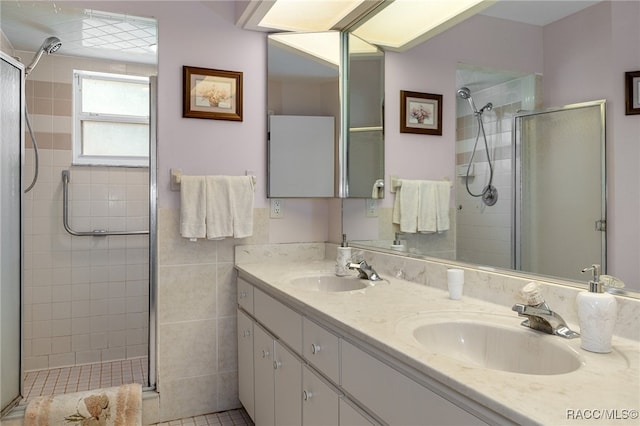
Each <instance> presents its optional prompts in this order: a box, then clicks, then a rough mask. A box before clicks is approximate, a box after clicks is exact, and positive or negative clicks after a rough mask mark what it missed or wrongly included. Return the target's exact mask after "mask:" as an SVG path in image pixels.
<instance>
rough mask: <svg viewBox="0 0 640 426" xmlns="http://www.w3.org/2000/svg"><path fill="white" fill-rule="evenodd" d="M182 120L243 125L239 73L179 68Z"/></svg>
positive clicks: (240, 76) (240, 77)
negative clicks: (238, 122) (231, 122)
mask: <svg viewBox="0 0 640 426" xmlns="http://www.w3.org/2000/svg"><path fill="white" fill-rule="evenodd" d="M182 74H183V93H184V104H183V111H182V116H183V117H187V118H206V119H212V120H231V121H242V73H241V72H236V71H224V70H215V69H209V68H198V67H189V66H186V65H185V66H183V67H182Z"/></svg>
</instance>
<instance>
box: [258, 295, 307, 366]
mask: <svg viewBox="0 0 640 426" xmlns="http://www.w3.org/2000/svg"><path fill="white" fill-rule="evenodd" d="M253 308H254V315H255V317H256V319H258V321H260V322H261V323H262V324H264V326H265V327H267V328H268V329H269V330H270V331H271V332H272V333H273V334H274V335H275V336H276V337H278V338H280V339H281V340H283V341H284V342H286V343H287V344H288V345H289V346H290V347H291V348H292V349H293V350H294V351H295V352H296V353H297V354H298V355H301V354H302V316H301V315H300V314H298V313H296V312H294V311H293V310H291V309H289V308H288V307H286V306H285V305H283V304H282V303H280V302H278V301H277V300H275V299H274V298H273V297H271V296H269V295H267V294H266V293H264V292H263V291H261V290H258V289H257V288H254V292H253Z"/></svg>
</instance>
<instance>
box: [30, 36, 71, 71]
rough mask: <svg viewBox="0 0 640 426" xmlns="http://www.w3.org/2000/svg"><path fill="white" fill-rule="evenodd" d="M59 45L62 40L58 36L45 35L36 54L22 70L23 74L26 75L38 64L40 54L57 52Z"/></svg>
mask: <svg viewBox="0 0 640 426" xmlns="http://www.w3.org/2000/svg"><path fill="white" fill-rule="evenodd" d="M61 46H62V42H61V41H60V39H59V38H58V37H47V38H46V39H45V40H44V41H43V42H42V45H41V46H40V49H38V52H37V53H36V56H34V57H33V60H32V61H31V63H30V64H29V66H28V67H27V68H26V69H25V70H24V76H25V77H26V76H28V75H29V74H30V73H31V71H33V69H34V68H35V67H36V65H38V61H39V60H40V58H41V57H42V54H44V53H46V54H47V55H51V54H52V53H55V52H57V51H58V49H60V47H61Z"/></svg>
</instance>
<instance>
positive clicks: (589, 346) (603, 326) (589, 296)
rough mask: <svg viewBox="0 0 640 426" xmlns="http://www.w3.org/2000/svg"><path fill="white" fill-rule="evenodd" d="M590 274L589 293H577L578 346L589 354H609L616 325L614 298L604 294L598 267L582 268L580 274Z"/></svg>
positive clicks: (616, 307)
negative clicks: (579, 340) (589, 272)
mask: <svg viewBox="0 0 640 426" xmlns="http://www.w3.org/2000/svg"><path fill="white" fill-rule="evenodd" d="M587 271H591V272H592V274H593V275H592V278H591V280H590V281H589V291H588V292H587V291H583V292H580V293H578V296H577V297H576V303H577V305H578V320H579V321H580V337H581V339H582V342H581V344H580V346H581V347H582V349H585V350H587V351H590V352H598V353H608V352H611V337H612V336H613V328H614V326H615V323H616V315H617V309H618V306H617V302H616V298H615V297H614V296H613V295H612V294H609V293H605V292H604V289H603V285H602V282H601V281H600V265H591V266H590V267H588V268H584V269H583V270H582V273H585V272H587Z"/></svg>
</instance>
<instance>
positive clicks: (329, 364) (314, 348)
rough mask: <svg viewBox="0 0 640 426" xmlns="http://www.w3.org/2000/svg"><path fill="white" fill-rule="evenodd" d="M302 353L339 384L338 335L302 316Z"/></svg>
mask: <svg viewBox="0 0 640 426" xmlns="http://www.w3.org/2000/svg"><path fill="white" fill-rule="evenodd" d="M302 325H303V331H302V340H303V342H304V345H303V348H302V353H303V355H304V358H305V359H306V360H307V361H309V363H311V364H313V366H314V367H316V368H317V369H318V370H320V371H321V372H322V373H323V374H324V375H325V376H327V377H328V378H329V379H330V380H331V381H333V383H336V384H338V385H339V384H340V339H339V338H338V336H336V335H334V334H333V333H331V332H329V331H328V330H326V329H324V328H323V327H321V326H319V325H318V324H316V323H315V322H313V321H311V320H309V319H307V318H303V320H302Z"/></svg>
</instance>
